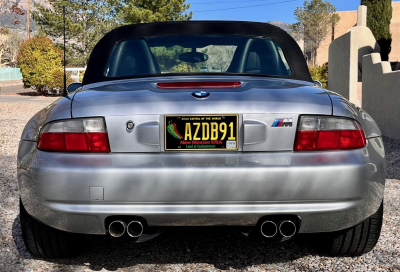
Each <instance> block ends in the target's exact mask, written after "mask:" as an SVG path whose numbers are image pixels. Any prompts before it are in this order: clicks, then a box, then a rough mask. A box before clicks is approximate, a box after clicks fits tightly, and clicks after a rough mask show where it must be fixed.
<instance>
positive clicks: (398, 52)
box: [317, 2, 400, 65]
mask: <svg viewBox="0 0 400 272" xmlns="http://www.w3.org/2000/svg"><path fill="white" fill-rule="evenodd" d="M392 6H393V16H392V21H391V24H390V31H391V32H392V52H391V53H390V55H389V61H400V2H392ZM338 14H339V16H340V21H339V23H338V24H337V25H336V27H335V33H334V38H335V39H336V38H338V37H340V36H342V35H343V34H345V33H346V32H347V31H348V30H349V28H351V27H353V26H355V25H356V24H357V11H356V10H354V11H339V12H338ZM331 42H332V33H331V31H330V32H329V34H328V35H327V36H326V38H325V40H324V41H322V43H321V45H320V47H319V48H318V52H317V65H322V64H324V63H325V62H328V53H329V45H330V44H331Z"/></svg>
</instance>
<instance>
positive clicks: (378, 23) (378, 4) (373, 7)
mask: <svg viewBox="0 0 400 272" xmlns="http://www.w3.org/2000/svg"><path fill="white" fill-rule="evenodd" d="M361 5H365V6H367V8H368V9H367V26H368V27H369V28H370V29H371V31H372V34H374V36H375V39H376V40H377V42H378V44H379V46H380V48H381V58H382V60H383V61H387V60H389V54H390V51H391V45H392V34H391V33H390V21H391V20H392V13H393V8H392V0H361Z"/></svg>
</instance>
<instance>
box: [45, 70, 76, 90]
mask: <svg viewBox="0 0 400 272" xmlns="http://www.w3.org/2000/svg"><path fill="white" fill-rule="evenodd" d="M72 82H73V80H72V78H71V75H69V74H67V86H68V85H69V84H71V83H72ZM46 87H47V92H48V93H57V94H62V91H63V90H64V70H63V68H60V69H58V70H55V71H54V72H53V73H52V75H51V77H49V81H48V82H47V83H46Z"/></svg>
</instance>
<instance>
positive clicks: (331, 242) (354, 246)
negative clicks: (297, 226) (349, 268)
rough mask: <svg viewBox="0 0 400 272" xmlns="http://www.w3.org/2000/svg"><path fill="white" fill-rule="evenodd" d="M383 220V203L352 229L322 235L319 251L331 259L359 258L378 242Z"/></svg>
mask: <svg viewBox="0 0 400 272" xmlns="http://www.w3.org/2000/svg"><path fill="white" fill-rule="evenodd" d="M382 219H383V202H382V204H381V206H380V207H379V209H378V210H377V211H376V212H375V213H374V214H373V215H371V216H370V217H368V218H367V219H365V220H364V221H362V222H361V223H359V224H357V225H355V226H354V227H351V228H348V229H345V230H341V231H337V232H333V233H323V234H321V235H322V237H320V238H321V240H320V245H319V246H320V249H321V250H322V252H323V253H324V254H328V255H330V256H332V257H339V256H351V257H354V256H360V255H362V254H364V253H367V252H369V251H371V250H372V249H373V248H374V246H375V245H376V243H377V242H378V239H379V236H380V233H381V228H382Z"/></svg>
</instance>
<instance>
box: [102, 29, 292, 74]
mask: <svg viewBox="0 0 400 272" xmlns="http://www.w3.org/2000/svg"><path fill="white" fill-rule="evenodd" d="M170 73H174V74H175V73H185V74H190V73H193V74H194V73H196V74H198V73H225V74H226V73H234V74H238V73H239V74H261V75H268V76H290V75H291V73H292V72H291V70H290V67H289V65H288V63H287V61H286V58H285V55H284V53H283V51H282V48H281V47H280V45H279V44H278V43H276V42H275V41H273V40H271V39H268V38H254V37H245V36H201V35H195V36H189V35H188V36H161V37H149V38H142V39H129V40H124V41H120V42H118V43H117V44H116V45H115V46H114V48H113V50H112V53H111V55H110V58H109V61H108V64H107V66H106V70H105V76H106V77H130V76H144V75H157V74H170Z"/></svg>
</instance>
